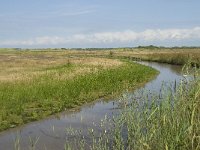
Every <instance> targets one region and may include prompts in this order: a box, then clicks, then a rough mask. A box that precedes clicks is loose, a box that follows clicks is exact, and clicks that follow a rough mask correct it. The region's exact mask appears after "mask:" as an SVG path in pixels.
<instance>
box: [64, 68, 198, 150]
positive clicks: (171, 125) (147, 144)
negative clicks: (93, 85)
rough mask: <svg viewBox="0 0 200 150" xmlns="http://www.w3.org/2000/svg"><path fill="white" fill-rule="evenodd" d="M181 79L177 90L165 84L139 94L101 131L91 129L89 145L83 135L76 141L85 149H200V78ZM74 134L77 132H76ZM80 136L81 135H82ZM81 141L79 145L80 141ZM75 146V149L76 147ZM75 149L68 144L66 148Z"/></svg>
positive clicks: (107, 122)
mask: <svg viewBox="0 0 200 150" xmlns="http://www.w3.org/2000/svg"><path fill="white" fill-rule="evenodd" d="M194 77H195V80H194V81H191V82H188V80H187V79H184V80H182V82H181V84H180V86H179V87H177V89H176V93H174V92H173V90H172V89H171V88H169V87H163V89H162V91H161V93H157V94H156V95H153V96H151V97H152V99H151V101H149V96H150V95H149V93H147V95H146V94H144V95H137V96H136V98H135V99H133V100H132V102H131V103H130V104H129V107H125V108H124V109H123V110H122V112H121V114H120V115H119V116H118V117H117V118H114V119H112V120H114V122H113V121H112V120H104V124H111V125H110V127H105V128H104V127H102V132H101V133H100V134H99V133H98V132H97V131H95V130H93V129H90V130H89V132H88V137H91V143H90V146H88V145H87V144H88V143H87V142H88V139H87V140H85V139H84V137H82V138H80V139H79V142H75V141H74V142H75V143H76V146H77V145H78V146H77V147H78V148H82V149H92V150H96V149H102V150H107V149H117V150H121V149H128V150H132V149H134V150H144V149H145V150H146V149H149V150H151V149H152V150H160V149H165V150H175V149H180V150H188V149H191V150H199V149H200V130H199V129H200V78H199V74H198V72H196V73H195V74H194ZM123 99H124V100H125V101H126V100H127V99H126V97H124V98H123ZM73 133H75V132H73ZM80 137H81V136H80ZM77 143H78V144H77ZM77 147H76V148H77ZM70 148H74V146H73V144H72V145H70V144H69V143H66V149H70Z"/></svg>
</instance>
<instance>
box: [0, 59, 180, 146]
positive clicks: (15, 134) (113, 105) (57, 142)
mask: <svg viewBox="0 0 200 150" xmlns="http://www.w3.org/2000/svg"><path fill="white" fill-rule="evenodd" d="M139 63H141V64H143V65H147V66H150V67H153V68H155V69H157V70H158V71H160V74H159V75H158V76H157V77H156V78H155V79H153V80H152V81H150V82H148V83H147V84H145V85H144V86H143V87H141V88H139V89H137V90H135V91H133V92H128V95H134V94H136V93H137V92H139V91H141V90H145V91H146V92H148V93H158V92H160V89H161V87H162V85H163V84H172V85H173V84H175V83H176V84H178V83H179V81H180V79H181V78H182V76H181V67H180V66H175V65H169V64H162V63H155V62H139ZM118 101H119V99H112V100H109V101H107V100H106V101H105V100H103V99H99V100H97V101H95V102H93V103H90V104H87V105H84V106H82V107H80V108H78V109H74V110H71V111H67V112H62V113H60V114H57V115H55V116H51V117H48V118H46V119H44V120H41V121H36V122H32V123H29V124H26V125H24V126H20V127H17V128H14V129H9V130H7V131H4V132H1V133H0V150H12V149H15V144H16V143H17V140H16V139H18V140H19V141H20V146H21V149H22V150H27V149H29V146H30V145H31V143H32V142H33V143H34V142H36V141H37V139H38V141H37V144H36V149H37V150H44V149H47V150H62V149H64V144H65V143H66V140H69V139H70V138H75V137H73V136H70V135H68V134H67V132H66V129H67V128H70V127H72V128H74V129H81V130H83V131H84V130H88V128H94V130H100V129H99V128H98V127H95V126H94V124H99V123H100V122H101V120H102V119H103V118H105V116H106V117H112V116H115V115H117V114H118V113H119V112H120V107H119V103H118ZM31 141H32V142H31Z"/></svg>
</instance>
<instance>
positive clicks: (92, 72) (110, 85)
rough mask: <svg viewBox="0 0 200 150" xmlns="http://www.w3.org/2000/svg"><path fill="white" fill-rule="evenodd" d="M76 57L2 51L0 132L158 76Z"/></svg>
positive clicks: (110, 62) (136, 68) (134, 66)
mask: <svg viewBox="0 0 200 150" xmlns="http://www.w3.org/2000/svg"><path fill="white" fill-rule="evenodd" d="M74 53H77V51H76V52H71V51H14V50H9V51H6V50H1V51H0V58H1V59H0V130H4V129H7V128H10V127H15V126H18V125H21V124H24V123H27V122H30V121H34V120H38V119H41V118H44V117H46V116H49V115H51V114H54V113H57V112H61V111H63V110H66V109H70V108H74V107H77V106H80V105H82V104H84V103H87V102H91V101H93V100H96V99H98V98H100V97H107V96H116V95H118V94H120V93H121V92H122V91H123V90H125V89H129V88H136V87H138V86H140V85H141V84H143V83H145V82H147V81H149V80H150V79H152V78H153V77H154V76H155V75H156V74H157V72H156V71H155V70H154V69H152V68H148V67H145V66H142V65H139V64H135V63H132V62H127V61H121V60H117V59H108V58H96V57H86V56H84V57H83V56H77V55H74Z"/></svg>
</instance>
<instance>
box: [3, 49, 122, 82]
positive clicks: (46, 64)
mask: <svg viewBox="0 0 200 150" xmlns="http://www.w3.org/2000/svg"><path fill="white" fill-rule="evenodd" d="M73 53H74V54H76V53H75V52H74V51H72V52H70V51H58V52H48V51H47V52H19V53H16V52H15V53H3V54H1V53H0V81H2V82H8V81H18V80H28V79H31V78H33V77H38V76H40V75H43V74H48V75H52V76H55V78H60V79H66V78H72V77H74V76H76V75H79V74H84V73H89V72H95V71H97V70H99V69H106V68H110V67H116V66H119V65H121V64H122V62H121V61H119V60H112V59H107V58H94V57H77V56H72V54H73ZM69 64H70V65H73V66H74V68H73V69H70V70H69V71H64V72H62V73H60V72H57V70H56V67H58V68H59V67H62V66H64V65H69Z"/></svg>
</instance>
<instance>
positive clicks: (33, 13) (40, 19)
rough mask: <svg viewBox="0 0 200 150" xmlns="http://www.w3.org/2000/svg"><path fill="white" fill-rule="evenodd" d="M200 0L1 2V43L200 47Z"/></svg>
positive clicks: (49, 0)
mask: <svg viewBox="0 0 200 150" xmlns="http://www.w3.org/2000/svg"><path fill="white" fill-rule="evenodd" d="M199 8H200V1H199V0H112V1H111V0H73V1H72V0H71V1H69V0H16V1H14V0H0V47H22V48H26V47H28V48H29V47H30V48H32V47H33V48H37V47H69V48H70V47H123V46H138V45H150V44H153V45H162V46H183V45H184V46H200V9H199Z"/></svg>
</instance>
